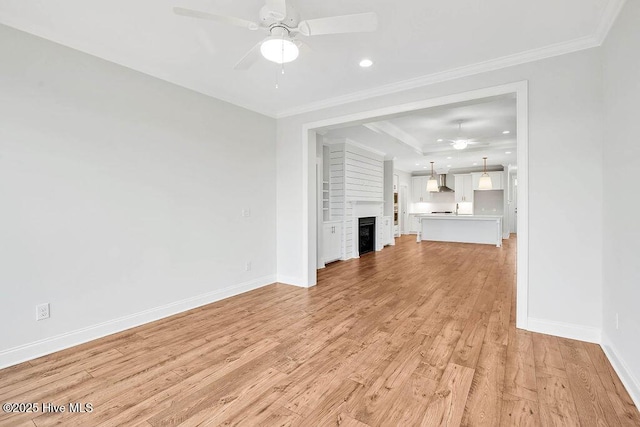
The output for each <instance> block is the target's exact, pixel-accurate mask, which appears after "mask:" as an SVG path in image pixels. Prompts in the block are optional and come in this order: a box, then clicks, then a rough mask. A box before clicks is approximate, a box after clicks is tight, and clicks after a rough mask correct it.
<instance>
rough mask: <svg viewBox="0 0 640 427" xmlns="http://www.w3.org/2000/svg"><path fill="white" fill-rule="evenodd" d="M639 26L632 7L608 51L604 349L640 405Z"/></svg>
mask: <svg viewBox="0 0 640 427" xmlns="http://www.w3.org/2000/svg"><path fill="white" fill-rule="evenodd" d="M639 23H640V3H639V2H637V1H628V2H626V5H625V6H624V9H623V10H622V12H621V13H620V15H619V17H618V20H617V21H616V23H615V25H614V27H613V29H612V30H611V32H610V33H609V37H608V38H607V40H606V42H605V44H604V49H603V50H604V52H603V55H604V93H605V110H606V127H605V134H604V135H605V138H604V153H603V154H604V172H605V175H604V182H605V192H604V230H603V232H604V318H603V328H604V336H603V344H604V346H605V349H606V350H607V351H608V353H609V354H610V355H613V356H614V357H613V358H612V359H613V360H612V361H613V362H614V366H616V367H617V368H618V372H619V373H620V374H621V377H622V379H623V381H625V385H626V386H627V389H628V390H629V392H630V393H631V394H632V395H633V396H634V398H635V401H636V404H637V405H640V310H638V308H639V304H640V266H639V264H638V256H639V255H640V221H639V220H638V211H640V201H638V187H639V184H638V182H639V176H638V172H639V171H640V168H639V167H638V165H640V143H639V141H638V137H639V135H640V120H638V113H639V112H640V108H639V107H638V102H639V100H640V78H639V76H640V54H639V53H638V52H639V49H640V26H639V25H638V24H639ZM616 314H617V315H618V319H619V326H618V327H616ZM621 368H622V369H621Z"/></svg>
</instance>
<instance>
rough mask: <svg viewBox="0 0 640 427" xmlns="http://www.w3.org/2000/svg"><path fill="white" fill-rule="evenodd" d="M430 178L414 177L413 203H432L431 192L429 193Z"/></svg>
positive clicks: (412, 187) (412, 182) (412, 179)
mask: <svg viewBox="0 0 640 427" xmlns="http://www.w3.org/2000/svg"><path fill="white" fill-rule="evenodd" d="M427 181H429V177H428V176H414V177H412V178H411V201H412V202H413V203H423V202H430V201H431V192H429V191H427Z"/></svg>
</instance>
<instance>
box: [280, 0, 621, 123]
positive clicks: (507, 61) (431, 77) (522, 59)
mask: <svg viewBox="0 0 640 427" xmlns="http://www.w3.org/2000/svg"><path fill="white" fill-rule="evenodd" d="M613 1H620V0H613ZM599 45H600V44H599V42H598V39H597V38H596V37H595V36H588V37H581V38H579V39H574V40H570V41H568V42H562V43H557V44H553V45H549V46H545V47H541V48H536V49H531V50H528V51H525V52H521V53H516V54H514V55H508V56H503V57H500V58H496V59H491V60H488V61H484V62H478V63H476V64H472V65H466V66H464V67H458V68H452V69H450V70H446V71H441V72H438V73H433V74H427V75H425V76H421V77H416V78H413V79H408V80H403V81H400V82H396V83H390V84H386V85H382V86H378V87H376V88H373V89H366V90H362V91H358V92H353V93H350V94H348V95H342V96H337V97H334V98H329V99H325V100H322V101H317V102H312V103H309V104H305V105H301V106H298V107H294V108H290V109H287V110H282V111H279V112H278V113H277V114H276V118H277V119H282V118H285V117H291V116H296V115H299V114H304V113H310V112H312V111H317V110H322V109H325V108H331V107H336V106H339V105H343V104H348V103H351V102H356V101H363V100H366V99H369V98H374V97H377V96H384V95H390V94H393V93H397V92H402V91H406V90H411V89H416V88H419V87H422V86H429V85H432V84H436V83H442V82H446V81H450V80H456V79H460V78H463V77H469V76H473V75H476V74H481V73H486V72H489V71H495V70H499V69H502V68H508V67H513V66H516V65H520V64H526V63H528V62H534V61H539V60H542V59H547V58H552V57H554V56H560V55H564V54H567V53H572V52H577V51H580V50H585V49H590V48H593V47H597V46H599Z"/></svg>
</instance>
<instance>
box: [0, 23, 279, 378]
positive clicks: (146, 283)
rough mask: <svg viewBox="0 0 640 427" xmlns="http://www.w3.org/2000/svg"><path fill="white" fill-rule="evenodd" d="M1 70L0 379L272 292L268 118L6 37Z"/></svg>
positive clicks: (271, 126)
mask: <svg viewBox="0 0 640 427" xmlns="http://www.w3.org/2000/svg"><path fill="white" fill-rule="evenodd" d="M0 57H1V58H2V60H1V61H0V94H1V95H0V120H1V122H2V124H1V125H0V200H1V201H2V208H1V209H0V324H1V325H4V326H5V328H4V331H3V333H2V339H0V367H2V366H5V365H8V364H11V363H15V362H17V361H19V360H24V359H27V358H31V357H34V356H37V355H39V354H41V353H46V352H47V351H51V350H55V349H57V348H60V347H64V346H68V345H71V344H74V343H77V342H79V341H83V340H88V339H91V338H95V337H96V336H98V335H101V334H106V333H109V332H113V331H114V330H117V329H122V328H126V327H128V326H131V325H132V324H136V323H141V322H144V321H148V320H152V319H154V318H158V317H161V316H164V315H168V314H171V313H172V312H176V311H180V310H183V309H186V308H189V307H191V306H195V305H198V304H202V303H206V302H208V301H211V300H215V299H219V298H221V297H223V296H227V295H230V294H233V293H237V292H240V291H242V290H246V289H250V288H252V287H256V286H261V285H263V284H266V283H269V282H272V281H273V280H274V278H275V267H276V259H275V256H274V251H275V248H276V239H275V225H276V205H275V200H276V186H275V182H276V171H275V162H276V158H275V134H276V124H275V121H274V120H273V119H270V118H267V117H264V116H261V115H259V114H256V113H253V112H249V111H247V110H244V109H241V108H239V107H235V106H232V105H230V104H227V103H224V102H221V101H217V100H214V99H212V98H209V97H207V96H204V95H200V94H197V93H195V92H191V91H188V90H186V89H183V88H180V87H178V86H174V85H171V84H168V83H166V82H163V81H161V80H157V79H154V78H151V77H148V76H145V75H143V74H140V73H137V72H135V71H132V70H129V69H126V68H123V67H120V66H117V65H114V64H112V63H109V62H106V61H102V60H100V59H97V58H94V57H91V56H88V55H85V54H83V53H80V52H77V51H74V50H71V49H68V48H65V47H62V46H59V45H56V44H53V43H50V42H48V41H44V40H42V39H39V38H36V37H33V36H30V35H27V34H25V33H21V32H18V31H16V30H13V29H9V28H7V27H4V26H0ZM212 78H213V77H212ZM243 208H250V209H251V217H249V218H243V217H241V210H242V209H243ZM248 260H251V262H252V269H251V271H245V261H248ZM42 302H49V303H51V318H50V319H48V320H45V321H40V322H36V320H35V307H36V304H39V303H42ZM158 307H163V308H162V309H160V310H156V311H153V309H154V308H158ZM145 310H151V311H148V312H145V313H143V314H141V315H139V316H136V314H140V313H141V312H143V311H145ZM125 316H132V317H130V318H125V319H123V318H124V317H125ZM117 319H120V320H117ZM96 325H99V326H98V327H95V326H96ZM94 327H95V328H94ZM83 328H88V329H86V330H84V331H82V332H79V333H77V334H70V335H64V336H61V334H69V333H71V332H73V331H77V330H80V329H83ZM55 337H58V338H57V339H56V338H55ZM36 341H42V342H41V343H39V344H36V345H31V346H30V344H33V343H34V342H36ZM16 347H19V348H16ZM12 349H13V350H12Z"/></svg>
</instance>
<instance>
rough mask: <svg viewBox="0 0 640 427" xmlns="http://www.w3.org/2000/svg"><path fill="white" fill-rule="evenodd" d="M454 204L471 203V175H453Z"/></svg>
mask: <svg viewBox="0 0 640 427" xmlns="http://www.w3.org/2000/svg"><path fill="white" fill-rule="evenodd" d="M455 182H456V188H455V190H456V203H465V202H473V179H472V177H471V174H464V175H455Z"/></svg>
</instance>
